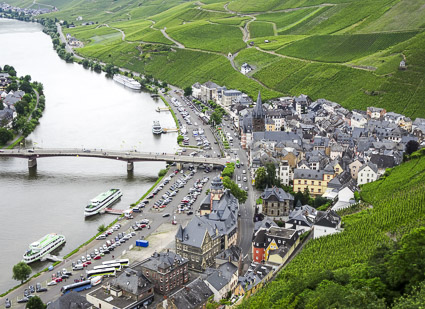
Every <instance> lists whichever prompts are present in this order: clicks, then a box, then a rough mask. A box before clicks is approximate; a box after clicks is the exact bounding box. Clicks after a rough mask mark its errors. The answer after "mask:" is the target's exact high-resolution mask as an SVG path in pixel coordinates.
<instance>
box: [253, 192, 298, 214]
mask: <svg viewBox="0 0 425 309" xmlns="http://www.w3.org/2000/svg"><path fill="white" fill-rule="evenodd" d="M261 198H262V199H263V207H262V210H263V211H262V212H263V214H264V215H266V216H270V217H280V216H287V215H289V212H291V211H292V209H294V197H293V196H292V195H291V194H289V193H287V192H285V191H284V190H283V189H282V188H278V187H272V188H266V189H265V190H264V192H263V193H262V194H261Z"/></svg>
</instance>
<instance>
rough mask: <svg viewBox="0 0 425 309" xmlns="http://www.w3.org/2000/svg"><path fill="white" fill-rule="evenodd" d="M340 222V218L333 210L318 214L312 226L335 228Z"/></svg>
mask: <svg viewBox="0 0 425 309" xmlns="http://www.w3.org/2000/svg"><path fill="white" fill-rule="evenodd" d="M340 222H341V217H340V216H339V215H338V214H337V213H336V212H335V211H333V210H328V211H326V212H320V213H319V214H318V215H317V217H316V223H315V224H314V225H320V226H326V227H332V228H336V227H337V226H338V225H339V224H340Z"/></svg>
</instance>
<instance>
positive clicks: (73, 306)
mask: <svg viewBox="0 0 425 309" xmlns="http://www.w3.org/2000/svg"><path fill="white" fill-rule="evenodd" d="M91 306H92V304H91V303H89V302H88V301H87V300H86V298H85V297H84V296H82V295H80V294H78V293H77V292H74V291H71V292H69V293H67V294H65V295H62V296H61V297H59V298H58V299H56V300H55V301H53V302H52V303H50V304H49V305H48V306H47V309H86V308H90V307H91Z"/></svg>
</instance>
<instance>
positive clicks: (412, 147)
mask: <svg viewBox="0 0 425 309" xmlns="http://www.w3.org/2000/svg"><path fill="white" fill-rule="evenodd" d="M418 149H419V143H418V142H417V141H414V140H410V141H408V142H407V144H406V153H407V154H408V155H411V154H412V153H414V152H415V151H417V150H418Z"/></svg>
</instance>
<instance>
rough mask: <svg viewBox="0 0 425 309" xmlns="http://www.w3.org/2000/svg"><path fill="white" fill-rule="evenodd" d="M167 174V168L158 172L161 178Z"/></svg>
mask: <svg viewBox="0 0 425 309" xmlns="http://www.w3.org/2000/svg"><path fill="white" fill-rule="evenodd" d="M166 174H167V169H165V168H163V169H162V170H160V171H159V172H158V176H159V177H162V176H165V175H166Z"/></svg>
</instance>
